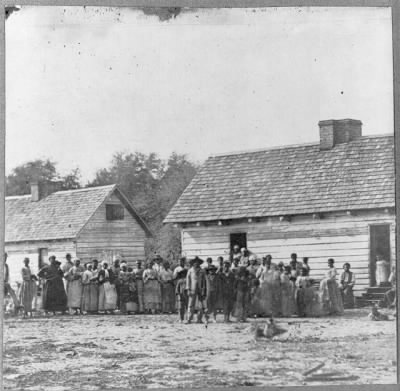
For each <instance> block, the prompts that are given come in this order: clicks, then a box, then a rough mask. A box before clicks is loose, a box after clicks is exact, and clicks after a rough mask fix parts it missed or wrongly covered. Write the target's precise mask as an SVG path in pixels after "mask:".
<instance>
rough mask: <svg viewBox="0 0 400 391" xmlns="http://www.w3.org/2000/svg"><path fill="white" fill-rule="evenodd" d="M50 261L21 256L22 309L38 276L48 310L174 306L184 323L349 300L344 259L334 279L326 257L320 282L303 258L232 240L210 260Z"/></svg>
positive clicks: (316, 309)
mask: <svg viewBox="0 0 400 391" xmlns="http://www.w3.org/2000/svg"><path fill="white" fill-rule="evenodd" d="M49 262H50V264H49V265H46V266H44V267H43V268H42V269H41V270H39V272H38V274H37V276H35V275H34V274H32V273H31V270H30V267H29V259H28V258H25V259H24V267H23V268H22V269H21V277H22V284H21V286H20V289H19V298H18V300H19V303H20V306H21V307H22V308H23V311H24V313H25V315H28V314H30V315H32V310H33V307H34V305H33V302H34V298H35V297H36V296H37V289H38V283H39V282H40V281H42V295H41V298H42V304H41V309H43V310H44V311H45V312H46V313H49V312H52V313H54V314H55V313H56V312H61V313H65V314H66V313H70V314H96V313H114V311H116V310H119V311H120V312H121V313H127V314H130V313H153V314H155V313H169V314H172V313H176V312H178V314H179V321H181V322H184V321H186V322H187V323H191V322H192V321H193V319H194V316H195V314H197V316H196V319H197V322H203V318H204V319H205V321H206V322H208V321H209V320H213V321H216V318H217V313H220V312H222V313H223V316H224V321H225V322H230V321H231V317H232V316H233V317H235V318H237V320H238V321H240V322H243V321H245V320H246V318H247V317H249V316H251V317H258V316H284V317H290V316H292V315H297V316H320V315H325V314H341V313H342V312H343V308H344V306H343V303H345V305H347V306H352V305H353V304H354V296H353V287H354V284H355V276H354V273H352V272H351V271H350V265H349V264H345V265H344V271H343V273H342V274H341V276H340V284H338V283H337V281H336V278H337V271H336V268H335V266H334V260H333V259H329V260H328V270H327V272H326V275H325V277H324V278H323V279H322V280H321V281H320V283H319V289H318V287H317V286H316V281H315V280H313V279H312V278H311V277H310V266H309V265H308V259H307V258H303V261H302V262H300V261H298V260H297V255H296V254H292V255H291V259H290V262H289V263H288V264H287V265H285V264H284V263H283V262H280V263H278V264H276V263H274V262H272V256H271V255H267V256H265V257H263V258H262V259H261V264H259V262H258V259H257V258H256V256H255V255H251V254H250V253H249V251H248V250H247V249H239V248H238V247H237V246H235V247H234V248H233V251H232V254H231V257H230V259H225V260H224V259H223V257H218V258H217V260H216V264H214V262H213V260H212V259H211V258H207V260H206V261H203V260H202V259H200V258H199V257H195V258H194V259H191V260H187V259H186V258H185V257H182V258H180V260H179V265H178V266H176V267H174V268H171V265H170V264H169V262H166V261H163V259H162V258H161V257H160V256H158V255H157V256H155V257H154V258H153V259H152V260H151V261H148V262H147V263H146V265H145V266H144V267H143V264H142V262H141V261H137V262H136V266H135V268H132V267H129V266H128V265H127V264H126V263H125V262H120V260H118V259H116V260H115V261H114V262H113V264H112V265H108V263H107V262H102V263H99V262H98V260H96V259H94V260H93V261H92V262H90V263H85V264H84V265H81V262H80V260H79V259H75V260H74V261H73V260H72V258H71V255H70V254H67V255H66V260H65V263H64V264H61V262H60V261H58V260H57V259H56V257H55V256H51V257H50V258H49Z"/></svg>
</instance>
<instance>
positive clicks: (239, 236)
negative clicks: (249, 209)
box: [230, 232, 247, 258]
mask: <svg viewBox="0 0 400 391" xmlns="http://www.w3.org/2000/svg"><path fill="white" fill-rule="evenodd" d="M234 246H239V248H243V247H245V248H247V233H246V232H239V233H234V234H231V235H230V250H231V251H230V254H231V258H232V254H233V247H234Z"/></svg>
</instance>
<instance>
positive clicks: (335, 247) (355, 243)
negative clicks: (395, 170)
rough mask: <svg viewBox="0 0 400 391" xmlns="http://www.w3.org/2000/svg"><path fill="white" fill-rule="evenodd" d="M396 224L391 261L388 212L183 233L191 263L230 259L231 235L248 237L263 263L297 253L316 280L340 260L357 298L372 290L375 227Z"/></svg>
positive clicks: (390, 217)
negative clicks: (348, 266)
mask: <svg viewBox="0 0 400 391" xmlns="http://www.w3.org/2000/svg"><path fill="white" fill-rule="evenodd" d="M382 223H389V224H391V230H390V243H391V260H394V259H395V216H394V215H393V214H386V213H382V212H376V211H375V212H363V213H361V212H359V213H358V214H356V215H355V216H349V215H347V214H346V213H335V214H330V215H325V216H324V217H323V218H322V219H320V220H314V219H312V216H296V217H293V218H292V220H291V221H290V222H287V221H282V222H281V221H279V219H278V218H271V219H269V220H268V221H267V222H259V223H247V224H246V223H242V224H232V225H228V226H224V225H222V226H217V225H215V226H208V227H202V226H200V227H192V228H184V229H183V230H182V250H183V252H184V253H185V254H186V256H188V257H194V256H196V255H198V256H201V257H212V258H213V260H215V258H216V257H217V256H220V255H222V256H224V257H228V256H229V246H230V238H229V235H230V233H235V232H246V233H247V242H248V248H249V250H250V251H252V252H254V253H255V254H257V255H258V256H259V257H261V256H263V255H266V254H271V255H272V257H273V261H274V262H280V261H283V262H285V264H287V263H289V261H290V254H291V253H297V255H298V258H299V260H301V258H302V257H309V265H310V267H311V275H312V276H314V277H315V278H317V279H320V278H322V277H323V276H324V273H325V271H326V269H327V259H328V258H334V259H335V262H336V267H337V269H338V272H341V271H342V267H343V264H344V263H345V262H349V263H350V264H351V265H352V269H353V271H354V272H355V273H356V278H357V286H356V288H355V289H356V294H357V295H360V294H361V292H362V291H363V290H364V289H365V288H367V287H368V286H369V274H368V273H369V270H368V265H369V251H370V250H369V226H370V225H372V224H382Z"/></svg>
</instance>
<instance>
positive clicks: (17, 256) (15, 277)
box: [5, 240, 76, 286]
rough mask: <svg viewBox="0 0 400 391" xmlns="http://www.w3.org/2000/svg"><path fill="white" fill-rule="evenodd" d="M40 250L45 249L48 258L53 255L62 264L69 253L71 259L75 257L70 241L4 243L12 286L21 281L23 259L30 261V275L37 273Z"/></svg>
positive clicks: (74, 249)
mask: <svg viewBox="0 0 400 391" xmlns="http://www.w3.org/2000/svg"><path fill="white" fill-rule="evenodd" d="M40 248H47V250H48V257H49V256H50V255H55V256H56V258H57V259H58V260H59V261H60V262H62V263H64V262H65V255H66V254H67V253H70V254H71V256H72V257H73V258H74V257H75V256H76V248H75V243H74V242H73V241H72V240H61V241H41V242H21V243H6V245H5V251H6V252H7V254H8V260H7V264H8V266H9V269H10V281H11V284H12V285H14V286H15V284H16V282H17V281H18V282H21V281H22V278H21V268H22V267H23V260H24V258H25V257H28V258H29V259H30V267H31V270H32V273H34V274H36V273H37V272H38V270H39V249H40ZM48 257H46V258H45V259H44V261H45V262H48Z"/></svg>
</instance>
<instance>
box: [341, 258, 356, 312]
mask: <svg viewBox="0 0 400 391" xmlns="http://www.w3.org/2000/svg"><path fill="white" fill-rule="evenodd" d="M350 267H351V266H350V263H348V262H346V263H345V264H344V265H343V269H344V270H343V272H342V274H341V275H340V292H341V294H342V301H343V307H344V308H353V307H354V294H353V288H354V285H355V283H356V276H355V274H354V273H353V272H352V271H350Z"/></svg>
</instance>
